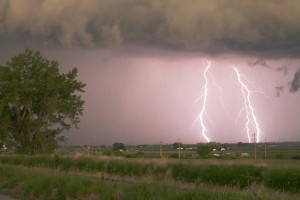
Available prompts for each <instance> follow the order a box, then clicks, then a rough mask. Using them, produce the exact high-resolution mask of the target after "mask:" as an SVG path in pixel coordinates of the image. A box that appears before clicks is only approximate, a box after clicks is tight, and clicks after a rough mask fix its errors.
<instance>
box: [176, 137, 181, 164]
mask: <svg viewBox="0 0 300 200" xmlns="http://www.w3.org/2000/svg"><path fill="white" fill-rule="evenodd" d="M177 144H178V158H179V159H180V148H181V146H180V139H177Z"/></svg>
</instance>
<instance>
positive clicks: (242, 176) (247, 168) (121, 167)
mask: <svg viewBox="0 0 300 200" xmlns="http://www.w3.org/2000/svg"><path fill="white" fill-rule="evenodd" d="M158 162H160V161H158ZM0 164H1V165H5V164H6V165H10V166H14V165H19V166H25V167H30V168H46V169H51V168H52V169H55V171H63V172H70V173H74V172H88V173H91V174H93V173H95V172H104V173H107V174H110V175H112V176H113V175H119V176H127V177H136V178H138V177H145V176H150V177H152V178H154V180H165V178H173V179H175V180H178V181H181V182H188V183H196V184H198V183H206V184H211V185H219V186H227V187H232V186H233V187H239V188H245V187H249V186H251V185H252V184H253V183H256V184H258V183H259V184H263V185H265V186H266V187H268V188H273V189H277V190H281V191H289V192H296V193H297V192H300V170H299V169H298V168H295V167H285V168H282V169H281V168H280V169H278V168H273V167H258V166H256V165H245V164H231V165H228V164H221V165H215V164H200V165H199V164H195V163H190V162H189V161H184V162H171V161H168V162H167V163H165V162H162V163H156V162H140V161H134V160H133V159H130V160H125V159H107V158H106V159H96V158H90V157H79V158H72V157H60V156H58V155H54V156H23V155H15V156H12V155H10V156H4V155H2V156H0ZM294 164H298V163H294ZM0 169H1V168H0ZM3 173H4V174H5V171H4V172H3ZM0 174H1V172H0ZM10 176H14V175H13V174H8V175H7V177H10ZM18 180H19V179H18V178H16V179H11V180H10V182H7V183H6V184H8V185H10V186H12V185H13V184H15V182H16V181H18ZM1 184H2V183H1ZM7 187H8V186H7ZM72 187H73V186H72ZM74 187H76V186H74ZM0 188H1V187H0Z"/></svg>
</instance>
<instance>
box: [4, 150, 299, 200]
mask: <svg viewBox="0 0 300 200" xmlns="http://www.w3.org/2000/svg"><path fill="white" fill-rule="evenodd" d="M280 148H282V149H283V151H280V150H279V149H280ZM295 149H297V148H295V147H290V146H289V147H287V148H283V147H280V146H279V147H278V146H273V151H271V146H269V152H268V154H269V155H270V157H264V156H261V157H258V159H257V160H254V159H253V158H252V157H249V158H241V157H239V156H234V157H228V156H227V155H228V154H226V153H228V152H231V154H233V153H235V155H238V153H242V152H249V153H250V152H251V151H252V150H253V149H252V147H251V146H248V147H247V146H246V147H245V146H243V147H240V146H239V147H238V146H236V147H234V146H231V147H230V148H229V149H228V150H227V152H226V151H225V152H221V151H220V152H218V153H219V154H220V155H221V158H220V157H218V158H217V159H216V158H215V157H214V156H213V154H212V155H211V156H209V157H207V158H206V159H202V158H199V157H198V156H197V154H196V152H195V151H190V150H182V151H181V155H182V157H181V158H182V159H178V158H177V159H175V158H169V157H172V156H173V155H174V154H176V153H177V150H173V149H172V148H169V149H167V148H166V149H165V152H164V153H165V154H164V158H157V157H159V156H160V152H159V148H158V149H157V146H147V147H143V149H142V147H139V151H136V150H134V151H127V152H122V153H120V152H118V153H113V152H110V155H111V156H105V155H104V153H102V154H100V153H99V152H97V153H95V152H93V151H92V150H91V149H89V151H86V150H85V149H80V148H78V149H76V150H74V149H72V150H70V149H69V150H68V151H65V152H61V151H59V152H58V153H56V154H54V155H39V156H24V155H14V154H2V155H0V193H2V194H9V195H11V196H14V197H16V198H18V199H46V200H47V199H274V197H275V196H274V195H276V199H299V198H300V160H299V159H298V157H297V155H299V154H298V153H299V151H297V150H295ZM102 151H103V152H104V151H109V148H107V149H104V148H103V147H102ZM140 152H143V153H140ZM282 152H284V155H285V156H283V157H280V156H279V157H278V156H277V155H282ZM214 153H215V152H214ZM166 155H169V156H166ZM176 155H177V156H178V154H176ZM184 155H189V156H184ZM295 156H296V157H295ZM175 157H176V156H175ZM295 158H296V159H295Z"/></svg>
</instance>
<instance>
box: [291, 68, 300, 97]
mask: <svg viewBox="0 0 300 200" xmlns="http://www.w3.org/2000/svg"><path fill="white" fill-rule="evenodd" d="M299 89H300V68H299V69H298V70H297V71H296V72H295V74H294V79H293V81H292V82H291V87H290V91H291V92H296V91H298V90H299Z"/></svg>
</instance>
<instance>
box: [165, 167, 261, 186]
mask: <svg viewBox="0 0 300 200" xmlns="http://www.w3.org/2000/svg"><path fill="white" fill-rule="evenodd" d="M169 167H170V168H171V170H172V176H173V178H175V179H177V180H181V181H186V182H205V183H210V184H217V185H223V186H239V187H241V188H244V187H247V186H249V185H250V184H251V183H253V182H254V181H258V180H260V178H261V169H260V168H257V167H254V166H246V165H232V166H217V165H204V166H202V165H201V166H197V165H187V164H182V163H170V164H169Z"/></svg>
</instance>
